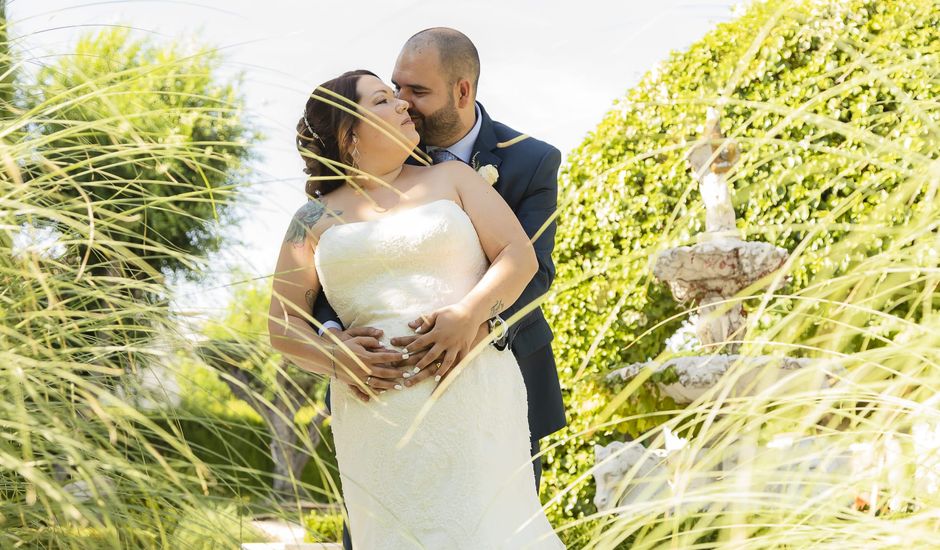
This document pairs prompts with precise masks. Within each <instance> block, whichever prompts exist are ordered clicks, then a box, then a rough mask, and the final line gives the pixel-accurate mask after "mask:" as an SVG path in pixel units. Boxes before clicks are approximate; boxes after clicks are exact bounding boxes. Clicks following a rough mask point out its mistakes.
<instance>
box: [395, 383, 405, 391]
mask: <svg viewBox="0 0 940 550" xmlns="http://www.w3.org/2000/svg"><path fill="white" fill-rule="evenodd" d="M395 389H396V390H403V389H405V388H403V387H402V385H401V384H395Z"/></svg>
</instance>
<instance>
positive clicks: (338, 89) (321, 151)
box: [297, 69, 378, 197]
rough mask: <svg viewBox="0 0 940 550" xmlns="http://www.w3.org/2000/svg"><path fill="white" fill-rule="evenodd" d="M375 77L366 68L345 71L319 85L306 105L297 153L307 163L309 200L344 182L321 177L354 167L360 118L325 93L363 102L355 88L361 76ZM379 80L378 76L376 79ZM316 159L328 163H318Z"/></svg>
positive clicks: (305, 169)
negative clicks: (357, 127)
mask: <svg viewBox="0 0 940 550" xmlns="http://www.w3.org/2000/svg"><path fill="white" fill-rule="evenodd" d="M367 75H368V76H376V75H375V73H373V72H371V71H366V70H363V69H360V70H356V71H348V72H345V73H343V74H341V75H339V76H338V77H336V78H334V79H332V80H328V81H326V82H324V83H323V84H320V85H319V86H317V89H316V90H314V91H313V93H311V94H310V98H309V99H307V104H306V105H304V114H303V116H301V117H300V120H299V121H298V122H297V151H298V152H299V153H300V156H301V158H302V159H303V161H304V165H305V167H304V173H305V174H307V176H308V178H307V183H306V186H305V188H304V191H306V193H307V195H308V196H310V197H322V196H323V195H326V194H327V193H329V192H331V191H334V190H336V189H338V188H339V187H341V186H342V185H343V183H344V181H345V180H342V179H336V180H319V179H316V178H318V177H320V176H329V175H336V176H343V175H345V173H344V170H343V166H354V165H355V160H354V159H353V155H352V147H350V145H351V144H352V136H353V127H354V126H355V125H356V121H357V120H358V119H359V117H358V116H357V115H355V114H352V113H348V112H346V111H345V110H343V109H340V108H337V107H335V106H334V105H332V104H338V105H343V106H344V107H346V108H349V109H352V105H350V104H348V103H347V102H345V101H343V100H341V99H339V98H337V97H335V96H334V95H332V94H330V93H328V92H326V91H324V90H328V91H329V92H333V93H334V94H337V95H339V96H341V97H343V98H345V99H347V100H349V101H351V102H352V103H359V100H360V99H361V98H360V97H359V94H358V93H356V85H357V84H358V83H359V78H360V77H362V76H367ZM376 78H378V77H376ZM317 157H320V158H322V159H325V160H326V161H327V162H324V161H321V160H318V158H317Z"/></svg>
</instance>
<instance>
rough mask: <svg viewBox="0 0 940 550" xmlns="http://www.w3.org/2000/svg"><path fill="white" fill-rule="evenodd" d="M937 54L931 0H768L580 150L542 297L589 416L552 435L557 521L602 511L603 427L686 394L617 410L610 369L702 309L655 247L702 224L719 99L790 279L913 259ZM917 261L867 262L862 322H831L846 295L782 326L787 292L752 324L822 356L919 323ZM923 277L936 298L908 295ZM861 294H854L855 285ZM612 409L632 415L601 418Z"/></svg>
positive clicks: (636, 422)
mask: <svg viewBox="0 0 940 550" xmlns="http://www.w3.org/2000/svg"><path fill="white" fill-rule="evenodd" d="M914 13H916V14H917V16H916V17H911V14H914ZM938 54H940V4H937V3H936V2H933V1H930V0H915V1H913V2H895V1H890V2H886V1H871V0H846V1H835V0H833V1H783V0H771V1H769V2H759V3H754V4H751V5H750V6H749V7H748V8H747V9H746V11H745V13H743V14H742V15H741V16H740V17H738V18H737V19H735V20H734V21H732V22H729V23H724V24H721V25H719V26H718V27H717V28H716V29H715V30H714V31H712V32H710V33H709V34H708V35H706V36H705V37H704V38H703V39H701V40H700V41H698V42H697V43H695V44H694V45H693V46H691V47H690V48H689V49H688V50H686V51H682V52H676V53H673V54H672V55H671V56H670V57H669V59H668V60H667V61H665V62H663V63H662V64H661V65H660V66H658V67H657V68H656V69H654V70H653V71H651V72H650V73H648V74H647V75H646V76H645V77H644V78H643V79H642V81H641V82H640V83H639V84H638V85H637V86H635V87H634V88H632V89H631V90H630V91H629V92H628V93H627V94H626V96H625V97H623V98H622V99H620V100H618V101H617V102H615V104H614V106H613V108H612V109H611V110H610V111H609V112H608V113H607V115H606V116H605V117H604V119H603V120H602V121H601V123H600V124H599V125H598V127H597V128H596V130H594V131H593V132H592V133H591V134H590V135H589V136H588V137H587V138H586V139H585V141H584V142H583V143H582V144H581V145H580V146H579V147H578V148H577V149H575V150H574V151H573V152H572V153H571V154H570V155H569V157H568V160H567V163H566V165H565V166H564V167H563V170H562V176H561V180H560V183H561V202H560V205H561V206H560V209H559V210H560V217H559V232H558V237H557V246H556V261H557V264H558V275H557V279H556V282H555V285H554V292H555V294H554V295H553V296H552V297H551V298H550V301H549V302H548V303H547V304H546V305H545V307H544V309H545V311H546V313H547V314H548V317H549V319H550V322H551V324H552V326H553V327H554V330H555V333H556V339H555V342H554V345H555V350H556V352H557V356H558V360H559V371H560V375H561V378H562V383H563V386H564V388H565V400H566V403H567V405H568V410H569V419H570V421H571V423H570V426H569V427H568V428H567V429H565V430H563V431H562V432H560V433H559V434H556V436H555V437H553V438H552V441H553V442H554V443H557V444H558V445H559V447H557V448H556V449H555V450H554V451H553V452H552V453H551V454H550V455H549V456H548V460H547V461H548V464H547V468H546V483H545V485H544V489H545V490H544V494H545V495H547V496H556V497H557V498H559V505H558V506H556V507H555V508H554V509H553V513H554V514H555V516H556V517H555V520H554V522H555V524H556V525H562V524H563V523H564V520H565V519H571V518H578V517H584V516H586V515H588V514H591V513H593V512H594V511H595V508H594V506H593V504H592V498H593V492H594V484H593V480H592V479H591V477H590V475H587V476H586V477H585V478H584V479H582V480H578V477H579V476H582V475H584V474H585V473H586V472H587V471H588V470H589V468H590V466H591V465H592V464H593V462H594V453H593V444H594V443H600V444H606V443H607V442H609V441H611V440H614V439H623V437H624V436H623V434H627V435H629V436H637V435H639V434H641V433H644V432H647V431H648V430H650V429H652V428H654V427H655V426H656V425H657V424H659V423H660V422H662V420H663V419H665V418H668V417H669V416H670V413H669V411H671V410H673V409H674V408H675V407H674V404H673V403H671V402H665V401H663V400H661V399H660V398H659V397H658V396H657V395H655V392H652V391H651V390H649V389H646V388H640V389H639V390H637V391H635V392H633V393H631V394H630V395H629V396H626V399H625V400H624V401H623V404H622V406H620V407H619V408H617V410H616V411H615V412H614V414H613V416H612V417H605V416H602V415H601V412H602V410H603V409H604V407H605V406H606V405H607V404H608V403H609V402H610V401H611V400H612V399H613V398H614V396H616V395H617V394H618V392H620V391H621V390H622V389H623V387H622V386H619V387H611V386H609V385H607V384H606V383H604V382H603V374H604V373H606V372H608V371H609V370H611V369H614V368H617V367H619V366H622V365H623V364H625V363H631V362H636V361H645V360H648V359H651V358H656V357H657V356H659V355H660V353H661V352H662V350H663V345H664V341H665V339H666V338H667V337H668V336H669V335H670V334H672V333H673V332H674V331H675V330H676V329H677V327H678V326H679V325H680V322H681V319H682V318H683V317H684V315H683V310H682V307H681V306H679V305H677V304H676V303H675V302H674V301H673V299H672V298H671V296H670V295H669V292H668V290H667V289H666V288H665V287H664V286H663V285H662V284H660V283H659V282H657V281H655V280H654V279H653V277H652V275H651V259H652V258H653V257H654V256H655V254H656V253H658V252H660V251H662V250H664V249H666V248H669V247H672V246H677V245H684V244H691V243H693V242H694V235H695V234H696V233H699V232H701V231H703V230H704V206H703V204H702V203H701V200H700V196H699V194H698V190H697V185H696V184H694V183H693V179H692V178H691V176H690V174H689V172H688V170H687V168H686V166H685V163H684V155H685V153H686V151H687V150H688V148H689V142H690V140H692V139H695V138H696V137H698V135H699V132H700V131H701V125H702V123H703V122H704V119H705V111H706V109H707V108H708V107H713V106H715V107H718V108H719V110H720V112H721V114H722V117H723V127H724V129H725V131H726V133H728V134H730V135H731V136H732V137H734V138H736V139H737V141H738V142H739V143H740V144H741V146H742V149H743V156H742V158H741V160H740V161H739V163H738V165H737V167H736V169H735V171H734V172H733V173H732V176H731V177H730V179H729V182H730V185H731V187H732V189H733V192H734V196H733V201H734V206H735V210H736V213H737V216H738V227H739V229H740V230H741V232H742V233H743V234H744V235H745V238H747V239H750V240H762V241H767V242H770V243H773V244H775V245H777V246H780V247H783V248H786V249H787V250H790V251H795V252H796V253H795V254H794V257H795V259H794V262H793V265H792V266H790V268H789V270H790V271H789V274H790V275H791V277H792V280H791V286H790V287H789V288H790V289H791V290H792V289H797V290H799V289H804V288H806V287H808V286H810V285H813V284H814V283H816V282H820V281H826V280H833V279H837V278H838V277H840V276H842V275H844V274H846V273H849V272H851V271H852V270H853V269H862V268H863V267H864V262H866V261H867V260H869V259H871V258H873V257H876V256H877V255H879V254H881V253H883V252H891V251H894V253H895V254H901V255H903V253H899V252H898V249H899V247H901V246H903V245H904V244H905V243H903V242H900V241H899V240H897V239H900V237H901V234H900V233H899V232H898V231H897V229H898V228H904V227H905V226H906V225H907V224H908V223H909V222H911V220H912V219H913V218H914V217H917V216H923V214H924V213H925V209H927V208H933V206H931V200H930V199H929V197H930V196H931V195H929V193H931V192H935V185H936V183H935V177H936V176H935V175H934V176H933V179H931V177H929V175H928V174H929V173H930V171H929V170H930V167H931V166H933V167H934V170H935V167H936V159H937V152H938V149H940V148H938V147H937V145H938V132H937V128H938V125H937V122H938V121H940V109H938V106H937V104H936V102H935V98H936V97H937V96H938V95H940V76H938V75H940V60H938ZM934 174H935V173H934ZM931 182H933V183H931ZM902 184H903V185H902ZM931 185H934V191H930V189H931V187H930V186H931ZM880 228H888V229H884V230H883V229H880ZM891 228H895V230H892V229H891ZM876 229H877V231H876ZM934 231H935V229H934ZM850 235H851V236H853V238H851V239H848V238H847V237H848V236H850ZM928 237H929V234H928ZM912 261H913V262H914V263H915V265H925V263H924V262H928V263H929V262H930V261H933V262H935V261H936V260H935V259H934V260H930V258H923V259H920V260H918V259H916V258H915V259H913V260H912ZM918 261H919V262H921V263H920V264H917V262H918ZM906 276H907V275H906V274H905V275H903V276H900V277H901V278H902V280H901V282H900V283H898V284H900V285H902V286H899V287H898V289H897V291H896V292H892V291H889V288H890V285H891V284H893V283H894V282H893V280H892V279H889V278H886V277H887V275H885V276H884V277H868V279H869V280H870V281H871V284H877V285H884V289H883V291H882V290H872V289H871V288H867V289H865V292H868V291H871V296H872V298H871V300H870V301H869V302H867V303H866V304H865V305H866V307H869V308H871V310H872V312H873V313H871V314H869V313H865V314H859V315H858V316H856V317H855V318H852V319H850V322H849V323H847V325H849V326H851V327H856V328H857V329H858V330H843V328H841V326H835V325H833V324H827V323H825V322H821V321H820V319H825V318H826V316H827V315H829V314H831V313H833V312H834V311H836V309H837V308H838V307H839V303H838V302H839V301H840V299H841V298H840V295H833V296H830V298H831V299H832V300H833V302H832V305H827V304H825V303H821V304H819V305H817V306H814V307H815V309H813V310H812V314H809V313H807V315H805V316H804V318H803V319H801V320H798V321H792V320H791V321H790V322H788V323H786V324H785V326H776V325H775V320H779V319H781V318H782V317H783V316H784V315H786V313H787V312H788V311H791V310H792V308H794V307H795V305H794V304H795V303H796V301H795V300H794V299H792V298H779V299H775V300H771V301H770V303H769V304H768V306H767V309H766V310H764V311H763V313H762V315H761V316H760V317H759V319H758V325H757V326H755V327H751V333H749V337H753V336H754V335H755V334H756V333H757V332H759V331H769V334H770V335H771V336H772V337H773V339H774V340H776V341H778V342H781V343H790V344H806V345H807V346H808V347H813V346H815V348H816V350H815V352H814V353H818V354H822V355H825V353H826V352H827V351H828V352H832V353H833V354H844V353H853V352H863V351H865V350H870V349H872V348H875V347H877V346H880V345H884V342H885V340H884V339H883V338H880V337H878V336H877V326H878V324H879V322H880V321H879V315H878V314H877V313H878V312H881V313H889V314H890V315H892V316H893V317H896V318H902V319H903V318H907V319H909V320H910V321H911V322H913V323H917V322H919V321H921V320H922V319H923V318H924V316H927V315H930V312H931V311H936V309H937V304H938V299H937V296H936V295H935V294H934V295H931V293H930V288H931V287H930V286H929V284H933V283H929V282H928V283H925V282H924V280H915V281H913V282H911V281H908V282H907V283H905V282H904V280H903V277H906ZM911 276H912V277H913V275H911ZM905 284H906V285H907V286H903V285H905ZM925 284H926V285H928V286H925ZM924 289H926V290H927V293H926V294H925V296H926V298H923V299H920V300H910V299H908V298H909V297H911V296H916V295H918V292H922V291H924ZM843 290H844V291H845V294H842V295H841V296H842V297H844V296H846V295H848V292H849V291H851V288H848V289H840V290H839V292H842V291H843ZM758 294H760V292H758ZM931 296H933V297H931ZM924 300H926V302H924ZM752 303H753V300H752V301H749V302H746V303H745V306H746V307H751V305H752ZM920 306H923V307H920ZM801 307H802V306H801ZM866 331H868V332H866ZM866 334H876V336H870V335H866ZM888 336H890V334H888ZM758 347H759V346H757V345H756V344H755V345H754V346H752V347H751V348H750V349H752V350H758V351H760V350H759V349H758ZM765 348H766V350H765V352H766V351H767V350H770V349H771V348H772V345H771V344H765ZM781 349H782V350H783V351H784V352H786V353H789V354H790V355H801V354H803V353H804V352H803V351H801V350H800V349H799V347H796V346H794V347H783V346H782V345H781ZM660 411H661V412H660ZM609 420H613V421H614V422H616V421H617V420H620V422H619V423H616V424H614V425H612V426H599V425H598V424H599V423H600V422H604V421H609ZM566 487H567V488H569V489H570V492H568V493H565V494H562V490H563V489H564V488H566Z"/></svg>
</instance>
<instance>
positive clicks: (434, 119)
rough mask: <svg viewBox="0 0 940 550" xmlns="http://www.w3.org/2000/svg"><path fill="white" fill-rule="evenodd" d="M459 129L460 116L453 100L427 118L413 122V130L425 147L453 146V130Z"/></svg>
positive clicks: (423, 117)
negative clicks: (416, 132)
mask: <svg viewBox="0 0 940 550" xmlns="http://www.w3.org/2000/svg"><path fill="white" fill-rule="evenodd" d="M458 128H460V114H459V113H458V112H457V105H456V104H455V103H454V98H451V99H450V103H449V104H448V105H446V106H444V107H441V108H440V109H438V110H437V111H435V112H434V113H432V114H431V115H429V116H422V117H420V118H418V119H417V120H416V121H415V129H416V130H417V131H418V135H419V136H421V143H422V144H423V145H425V146H428V145H432V146H435V147H447V146H450V145H453V143H452V141H451V140H453V138H454V137H455V136H454V134H455V130H457V129H458Z"/></svg>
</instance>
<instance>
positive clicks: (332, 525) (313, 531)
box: [304, 512, 343, 542]
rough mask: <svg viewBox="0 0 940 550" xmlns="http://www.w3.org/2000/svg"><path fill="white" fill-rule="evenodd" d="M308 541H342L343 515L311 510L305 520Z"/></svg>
mask: <svg viewBox="0 0 940 550" xmlns="http://www.w3.org/2000/svg"><path fill="white" fill-rule="evenodd" d="M304 523H305V524H306V525H305V527H306V528H307V536H306V537H304V541H306V542H340V541H342V540H343V515H342V514H326V513H323V512H311V513H310V515H308V516H307V519H306V520H305V521H304Z"/></svg>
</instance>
